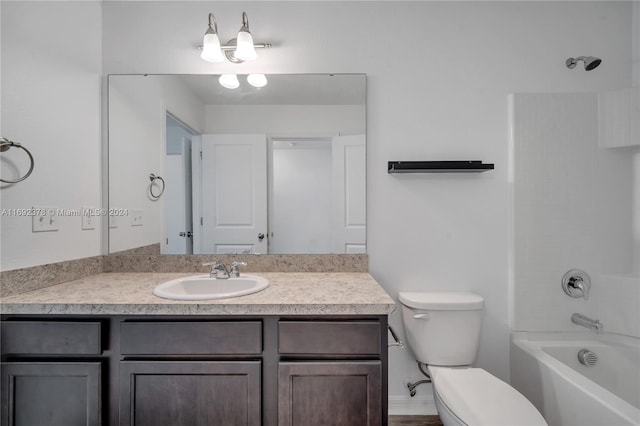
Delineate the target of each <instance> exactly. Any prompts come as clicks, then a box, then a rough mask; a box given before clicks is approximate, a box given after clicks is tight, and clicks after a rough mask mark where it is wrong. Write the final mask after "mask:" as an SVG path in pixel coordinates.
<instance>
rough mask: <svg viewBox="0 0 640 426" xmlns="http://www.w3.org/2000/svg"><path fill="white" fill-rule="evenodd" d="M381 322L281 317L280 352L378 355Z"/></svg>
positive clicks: (279, 328)
mask: <svg viewBox="0 0 640 426" xmlns="http://www.w3.org/2000/svg"><path fill="white" fill-rule="evenodd" d="M380 344H381V343H380V323H378V322H375V321H365V322H349V321H326V322H325V321H280V323H279V325H278V351H279V352H280V353H281V354H309V355H334V354H335V355H379V354H380Z"/></svg>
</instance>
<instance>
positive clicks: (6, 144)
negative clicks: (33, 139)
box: [0, 136, 35, 183]
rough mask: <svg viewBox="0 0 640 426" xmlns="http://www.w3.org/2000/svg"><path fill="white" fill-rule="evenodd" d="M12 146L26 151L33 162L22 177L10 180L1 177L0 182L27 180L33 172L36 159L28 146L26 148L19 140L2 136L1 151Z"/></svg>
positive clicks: (0, 139)
mask: <svg viewBox="0 0 640 426" xmlns="http://www.w3.org/2000/svg"><path fill="white" fill-rule="evenodd" d="M11 147H16V148H20V149H22V150H23V151H24V152H26V153H27V155H28V156H29V162H30V163H31V164H30V166H29V170H28V171H27V173H25V175H24V176H22V177H21V178H18V179H16V180H8V179H2V178H0V182H4V183H18V182H22V181H23V180H25V179H26V178H28V177H29V176H30V175H31V172H33V167H34V166H35V161H34V159H33V155H31V152H29V150H28V149H27V148H25V147H24V146H22V144H20V143H18V142H13V141H10V140H9V139H7V138H3V137H1V136H0V152H5V151H8V150H9V149H10V148H11Z"/></svg>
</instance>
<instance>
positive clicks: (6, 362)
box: [1, 315, 387, 426]
mask: <svg viewBox="0 0 640 426" xmlns="http://www.w3.org/2000/svg"><path fill="white" fill-rule="evenodd" d="M2 320H3V321H2V348H1V349H2V395H1V399H2V419H1V420H2V425H5V424H6V425H7V426H9V425H11V426H13V425H20V426H22V425H28V426H33V425H41V424H42V425H60V426H76V425H77V426H94V425H96V426H97V425H109V426H151V425H153V426H156V425H167V426H210V425H224V426H245V425H246V426H259V425H264V426H303V425H304V426H314V425H322V426H325V425H334V426H343V425H344V426H360V425H362V426H378V425H386V424H387V420H386V417H387V402H386V399H387V338H386V327H387V323H386V321H387V318H386V316H383V315H381V316H340V317H337V316H336V317H332V316H317V317H302V316H300V317H294V318H291V317H280V316H262V317H259V316H235V317H224V316H215V317H214V316H160V315H158V316H133V315H131V316H111V317H105V318H101V319H100V320H95V318H93V317H92V316H83V317H70V316H46V318H44V319H43V318H42V317H41V318H38V319H35V320H34V319H33V318H27V317H26V316H4V317H3V318H2Z"/></svg>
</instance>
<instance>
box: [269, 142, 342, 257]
mask: <svg viewBox="0 0 640 426" xmlns="http://www.w3.org/2000/svg"><path fill="white" fill-rule="evenodd" d="M272 155H273V168H272V169H271V173H272V176H273V188H272V189H271V191H272V193H273V196H272V197H270V199H271V200H272V202H271V205H270V206H269V232H270V233H273V237H271V236H270V237H269V238H270V240H269V252H270V253H274V254H278V253H288V254H295V253H300V254H305V253H331V252H332V250H333V247H332V242H333V240H332V236H333V234H332V231H331V229H332V225H333V224H332V220H331V219H332V213H333V212H332V204H331V202H332V199H331V188H332V171H333V169H332V163H331V161H332V157H331V141H330V140H329V141H327V142H326V143H325V146H319V145H318V144H314V145H313V146H310V147H305V146H304V142H302V143H299V145H297V146H296V147H291V148H288V147H274V149H273V154H272ZM300 206H304V208H300Z"/></svg>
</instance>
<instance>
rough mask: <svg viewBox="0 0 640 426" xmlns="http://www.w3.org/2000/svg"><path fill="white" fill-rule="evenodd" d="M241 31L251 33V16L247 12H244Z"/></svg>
mask: <svg viewBox="0 0 640 426" xmlns="http://www.w3.org/2000/svg"><path fill="white" fill-rule="evenodd" d="M240 31H245V32H248V33H251V31H249V17H248V16H247V12H242V27H241V28H240Z"/></svg>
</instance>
